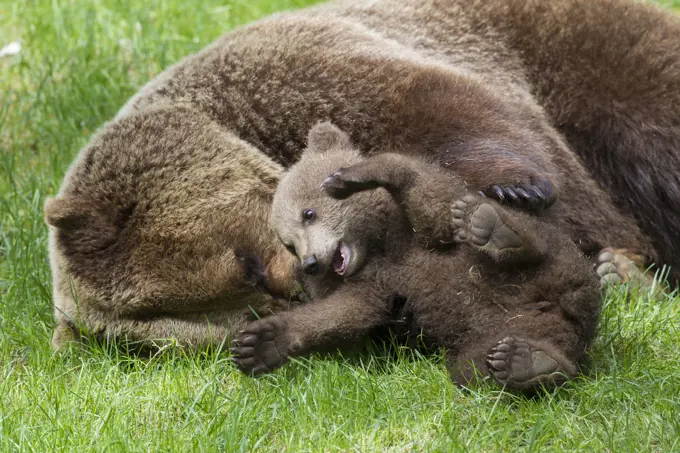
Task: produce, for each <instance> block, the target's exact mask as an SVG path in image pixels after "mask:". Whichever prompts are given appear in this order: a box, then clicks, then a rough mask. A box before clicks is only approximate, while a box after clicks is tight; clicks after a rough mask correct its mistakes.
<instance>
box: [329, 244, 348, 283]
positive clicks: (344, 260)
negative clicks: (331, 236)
mask: <svg viewBox="0 0 680 453" xmlns="http://www.w3.org/2000/svg"><path fill="white" fill-rule="evenodd" d="M351 256H352V253H351V252H350V250H349V247H347V245H346V244H345V243H344V242H342V241H339V242H338V248H337V249H335V253H334V254H333V263H332V264H333V272H335V273H336V274H338V275H345V272H347V266H349V260H350V258H351Z"/></svg>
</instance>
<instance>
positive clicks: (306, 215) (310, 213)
mask: <svg viewBox="0 0 680 453" xmlns="http://www.w3.org/2000/svg"><path fill="white" fill-rule="evenodd" d="M315 215H316V213H315V212H314V210H313V209H305V210H304V211H302V218H303V220H307V221H309V220H312V219H313V218H314V216H315Z"/></svg>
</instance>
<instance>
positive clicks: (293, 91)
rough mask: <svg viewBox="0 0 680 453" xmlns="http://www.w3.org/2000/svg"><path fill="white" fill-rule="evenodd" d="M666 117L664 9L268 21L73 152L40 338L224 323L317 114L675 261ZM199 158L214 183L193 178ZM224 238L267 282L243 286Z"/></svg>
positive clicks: (389, 7)
mask: <svg viewBox="0 0 680 453" xmlns="http://www.w3.org/2000/svg"><path fill="white" fill-rule="evenodd" d="M679 112H680V24H679V23H678V20H677V19H676V18H675V17H673V16H671V15H670V13H668V12H663V11H661V10H657V9H655V8H653V7H650V6H646V5H642V4H638V3H633V2H629V1H626V0H559V1H558V0H551V1H545V0H496V1H482V0H473V1H469V0H446V1H445V0H375V1H367V0H350V1H343V2H339V3H329V4H326V5H321V6H319V7H315V8H310V9H307V10H302V11H299V12H293V13H286V14H280V15H276V16H272V17H270V18H266V19H264V20H261V21H259V22H256V23H253V24H251V25H249V26H246V27H242V28H240V29H238V30H236V31H233V32H231V33H228V34H226V35H225V36H224V37H222V38H220V39H219V40H217V41H216V42H215V43H214V44H213V45H211V46H209V47H208V48H206V49H205V50H203V51H202V52H200V53H198V54H197V55H194V56H191V57H188V58H186V59H185V60H183V61H182V62H180V63H178V64H177V65H175V66H174V67H172V68H170V69H168V70H167V71H166V72H164V73H163V74H161V75H160V76H159V77H158V78H156V79H155V80H153V81H152V82H150V83H149V84H148V85H147V86H146V87H144V88H143V89H142V90H141V91H140V93H139V94H138V95H136V96H135V97H134V98H133V99H132V100H130V102H129V103H128V104H127V105H126V106H125V107H124V108H123V109H122V110H121V112H120V113H119V114H118V116H117V117H116V118H115V119H114V120H113V121H111V122H110V123H108V124H107V125H105V126H104V127H103V128H102V130H101V131H100V132H99V133H98V134H97V135H96V137H95V138H94V139H93V140H92V142H91V143H90V144H89V145H88V146H87V147H86V148H84V149H83V150H82V151H81V154H80V156H79V157H78V159H77V160H76V161H75V162H74V164H73V166H72V167H71V169H70V170H69V173H68V175H67V177H66V179H65V181H64V184H63V186H62V188H61V192H60V194H59V195H58V197H57V198H56V199H55V200H52V201H49V202H48V204H47V206H46V215H47V221H48V223H49V224H50V225H51V226H52V227H53V228H52V232H51V241H50V243H51V245H50V254H51V259H52V268H53V271H54V292H55V296H54V299H55V311H56V316H57V321H58V324H59V326H58V328H57V332H56V334H55V344H56V345H58V344H60V343H61V334H60V333H59V332H66V333H68V332H71V331H72V329H71V327H69V326H72V325H74V324H78V325H82V326H83V327H85V328H88V329H94V330H99V331H104V332H108V333H110V334H114V335H118V334H121V333H125V334H126V335H128V334H129V335H131V336H133V337H135V338H142V339H145V338H150V337H154V338H155V337H156V336H163V335H166V334H167V335H172V336H178V337H180V339H181V340H188V339H190V340H191V341H190V342H191V343H196V342H198V343H202V342H204V340H206V338H205V337H204V335H206V334H207V327H206V326H207V322H205V321H204V319H208V320H210V321H211V323H212V324H215V323H216V324H217V326H218V327H217V328H218V330H219V331H220V332H222V333H224V332H225V331H226V329H227V327H225V326H227V325H228V326H231V325H238V324H239V323H242V322H243V320H244V316H246V314H247V313H249V312H250V309H249V308H244V307H246V306H247V305H251V306H254V307H260V308H261V307H266V306H269V305H271V304H270V302H271V300H270V299H271V296H270V295H269V294H265V293H263V292H258V291H256V290H255V289H253V288H255V287H257V288H259V287H267V288H270V289H271V291H273V293H274V294H275V295H276V296H277V297H283V298H285V297H287V296H288V293H289V291H290V287H292V274H291V272H290V270H289V269H290V257H289V255H287V252H286V251H285V250H284V249H283V248H282V247H281V246H280V244H278V243H277V241H276V240H275V238H274V237H273V235H272V234H271V233H270V231H269V230H268V228H267V227H266V226H265V225H266V222H265V221H264V219H265V218H266V213H267V212H268V211H269V206H270V202H271V196H272V194H273V190H274V186H275V184H276V180H277V178H278V175H279V174H280V172H281V167H288V166H290V165H291V164H292V163H293V162H295V161H296V160H297V159H298V157H299V156H300V153H301V150H302V149H303V148H304V146H305V139H306V135H307V132H308V130H309V129H310V127H311V126H312V125H313V124H315V123H316V122H317V121H320V120H331V121H333V122H334V123H336V124H338V125H339V126H340V127H341V128H342V129H344V130H347V131H348V132H350V134H351V137H352V139H353V142H354V143H357V144H359V145H360V146H361V148H362V149H363V150H365V152H366V153H367V154H368V155H373V154H376V153H380V152H382V151H384V150H391V151H393V152H397V153H401V154H405V155H408V154H412V155H418V156H422V155H426V156H428V157H429V158H431V159H432V161H433V162H436V163H437V164H439V165H440V166H442V167H444V168H452V169H453V170H455V172H456V173H457V174H458V175H460V177H461V178H462V179H463V180H464V182H465V183H466V184H467V185H468V186H469V187H470V189H471V190H473V191H474V190H482V191H485V193H486V194H487V195H488V196H491V197H496V198H499V199H503V200H504V201H506V202H507V201H511V202H513V200H512V199H513V198H515V197H518V199H519V200H518V201H517V202H513V204H519V205H522V204H524V205H526V206H527V207H531V208H532V209H534V210H535V211H540V209H541V208H542V207H544V206H546V205H549V204H551V203H554V204H553V205H552V207H551V208H550V209H547V210H545V211H544V213H543V214H541V215H547V216H550V218H551V219H552V221H553V222H554V223H555V224H556V225H558V226H559V227H560V228H563V229H565V231H568V232H569V234H570V236H571V238H572V239H573V240H574V241H575V242H576V243H577V244H579V246H580V248H581V250H582V251H583V252H585V253H586V254H589V255H592V254H595V253H596V252H597V251H598V250H599V249H601V248H604V247H614V248H626V249H629V250H631V251H632V252H633V253H636V254H640V255H642V256H643V257H644V258H645V262H646V263H651V262H656V263H657V264H659V265H661V264H668V265H673V266H674V267H676V268H677V267H680V266H678V264H680V263H679V262H678V259H679V258H678V257H679V256H680V241H678V240H677V239H676V232H675V225H677V224H680V183H679V181H678V178H679V177H680V176H678V175H680V172H679V171H678V169H679V167H680V162H678V160H679V159H680V157H679V156H680V154H679V153H678V148H679V147H680V124H679V123H678V121H680V120H679V118H680V115H679V114H678V113H679ZM172 137H174V138H172ZM206 144H207V145H209V146H208V149H209V151H205V154H204V151H203V149H204V145H206ZM129 156H134V159H128V157H129ZM211 159H218V160H220V162H221V164H220V165H221V167H219V168H221V170H220V171H223V172H224V173H223V175H222V177H220V176H216V175H214V174H213V176H212V177H204V174H205V173H206V172H208V173H210V171H217V170H215V168H214V166H212V165H210V164H209V163H208V162H211ZM199 168H200V170H199ZM158 172H164V173H162V174H163V175H164V176H163V177H158V175H157V173H158ZM143 187H145V188H146V189H140V188H143ZM537 190H538V192H537ZM151 193H153V194H154V196H155V197H156V198H154V199H151V198H148V195H147V194H151ZM524 194H526V197H525V198H526V199H527V200H528V201H525V202H523V201H521V200H522V197H523V196H524ZM227 199H229V200H232V201H225V200H227ZM147 205H149V207H148V208H147ZM147 209H151V211H147ZM178 218H179V220H178ZM133 238H134V239H133ZM138 239H139V241H141V240H142V239H143V242H137V240H138ZM138 244H142V246H140V247H138ZM236 248H240V249H242V250H243V251H244V253H246V254H249V255H250V256H255V257H257V260H256V261H258V262H259V263H260V264H261V266H260V267H261V269H262V270H263V272H262V274H263V276H274V277H273V281H272V282H267V280H268V278H264V277H263V279H264V283H265V284H264V285H255V286H253V285H250V286H247V285H246V286H244V283H243V281H248V282H250V281H251V279H250V276H251V275H250V274H252V272H250V271H247V270H246V271H244V270H243V268H242V267H243V266H241V264H240V263H242V262H243V260H239V259H238V258H237V257H236V256H235V254H234V250H236ZM245 261H246V262H251V260H245ZM140 269H141V270H142V271H141V272H140V271H139V270H140ZM671 277H672V278H674V279H675V278H676V277H677V272H675V273H672V274H671ZM249 288H251V289H250V290H249ZM75 299H77V303H76V300H75ZM284 305H285V304H284ZM76 306H77V307H76ZM264 311H267V310H264ZM209 313H214V315H209ZM156 320H159V321H158V323H157V322H156ZM108 333H107V335H108ZM220 335H222V334H220Z"/></svg>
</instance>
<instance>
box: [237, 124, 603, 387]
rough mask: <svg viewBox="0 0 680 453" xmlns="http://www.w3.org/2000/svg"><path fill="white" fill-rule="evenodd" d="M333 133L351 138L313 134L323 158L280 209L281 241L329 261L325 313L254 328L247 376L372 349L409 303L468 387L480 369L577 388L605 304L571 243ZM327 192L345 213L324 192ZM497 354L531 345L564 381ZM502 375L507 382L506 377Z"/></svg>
mask: <svg viewBox="0 0 680 453" xmlns="http://www.w3.org/2000/svg"><path fill="white" fill-rule="evenodd" d="M332 133H335V134H337V135H342V134H343V133H342V132H340V131H339V130H337V129H335V128H333V126H331V125H329V124H327V123H325V124H321V125H319V126H316V127H315V128H314V129H312V131H311V132H310V137H311V138H310V143H312V147H311V148H310V149H309V150H308V151H307V152H306V153H305V154H304V155H303V156H302V159H301V160H300V161H299V162H298V163H297V164H295V165H294V166H293V167H292V168H291V169H290V170H289V172H288V173H287V174H286V175H285V176H284V178H283V179H282V180H281V183H280V185H279V188H278V189H277V192H276V195H275V196H274V202H273V206H272V217H271V220H272V226H273V229H274V230H275V231H276V233H277V235H278V236H279V237H280V238H281V240H282V241H283V242H284V243H285V244H287V245H288V246H289V247H291V248H292V249H293V250H295V251H296V254H297V257H298V258H299V259H300V260H301V261H302V262H305V261H307V260H308V259H309V257H310V256H314V258H315V259H318V266H319V270H318V273H317V274H316V275H313V276H307V277H306V278H305V279H304V281H305V287H306V289H308V290H309V291H310V294H311V295H312V297H313V299H315V301H314V303H312V304H308V305H305V306H302V307H298V308H297V309H294V310H292V311H288V312H285V313H280V314H277V315H274V316H273V317H270V318H266V319H263V320H261V321H256V322H254V323H251V324H249V325H248V326H246V328H245V331H244V332H243V333H242V334H241V335H240V336H239V337H237V338H236V341H235V342H234V344H235V345H236V346H235V348H234V353H235V356H236V359H235V361H236V363H237V364H238V365H239V366H240V367H241V369H243V370H244V371H246V372H255V373H258V372H263V371H269V370H271V369H273V368H275V367H276V366H278V365H281V364H283V363H285V361H286V360H287V358H288V357H289V356H295V355H300V354H303V353H306V352H309V351H314V350H318V349H319V348H327V347H329V346H342V345H344V344H347V342H351V341H354V340H356V339H358V338H361V337H362V336H364V335H366V334H367V333H369V332H370V331H371V329H373V328H376V327H378V326H381V325H385V324H387V323H389V321H390V317H391V313H392V307H391V306H390V303H391V302H392V301H393V300H394V299H395V298H398V297H399V298H406V304H405V306H404V308H403V309H402V310H401V314H400V316H405V317H406V318H409V319H412V320H413V323H414V324H415V325H416V326H417V327H419V328H421V329H422V332H423V334H424V335H425V337H430V338H432V339H433V340H434V342H435V343H436V344H438V345H441V346H445V347H446V348H447V349H448V352H447V357H448V361H449V366H450V367H451V369H452V374H453V376H454V378H455V379H456V381H457V382H458V383H460V384H466V383H468V382H469V381H470V379H471V378H472V371H473V369H472V368H471V367H470V363H472V364H474V365H475V367H476V368H478V369H479V370H480V371H481V372H482V375H483V376H489V375H492V376H494V377H496V378H497V379H498V380H499V381H500V382H502V383H504V384H507V385H508V386H510V387H513V388H519V389H534V388H535V386H536V385H538V384H548V385H550V384H554V383H555V381H560V380H561V379H563V378H564V377H573V376H574V374H575V373H576V369H577V368H576V364H577V363H578V361H579V360H580V359H581V357H582V355H583V353H584V351H585V348H586V346H587V345H588V343H589V342H590V340H591V339H592V338H593V336H594V333H595V326H596V324H597V318H598V314H599V301H600V294H599V289H598V283H597V278H596V276H595V274H594V273H593V272H592V271H591V270H590V265H589V263H588V261H587V260H586V259H585V258H584V257H583V256H582V255H581V254H580V253H579V252H578V249H577V248H576V246H575V245H574V244H573V243H572V242H571V241H570V239H569V237H568V236H567V235H565V234H564V233H563V232H561V231H560V230H559V229H557V228H555V227H554V226H552V225H551V224H550V222H546V221H541V220H538V219H535V218H533V217H531V216H529V215H528V214H523V213H519V212H516V211H511V210H508V209H504V208H502V207H501V206H500V205H498V204H496V202H494V201H491V200H488V199H485V198H481V197H478V196H477V197H474V196H473V197H470V196H469V195H468V196H466V193H467V187H466V185H465V184H464V183H463V182H462V181H461V180H460V179H458V178H457V177H456V176H455V175H454V174H453V173H451V172H449V171H446V170H441V169H439V168H438V166H436V165H432V164H427V163H424V162H421V161H418V160H415V159H413V158H409V157H404V156H402V155H398V154H392V153H387V154H382V155H378V156H374V157H372V158H369V159H362V158H361V157H360V154H359V153H358V152H353V151H352V150H351V149H348V147H347V146H346V141H345V140H338V141H337V142H336V143H333V142H331V141H328V140H315V139H314V138H313V137H314V135H317V134H321V135H324V136H328V135H329V134H332ZM319 143H323V144H328V143H330V146H329V147H322V148H315V147H314V146H315V145H317V144H319ZM337 143H341V145H338V144H337ZM348 165H350V166H349V168H344V169H342V170H340V171H338V172H336V173H334V175H333V176H332V177H330V178H328V179H327V180H326V181H325V182H324V178H326V176H327V175H329V174H331V173H332V172H333V170H335V169H337V168H338V167H347V166H348ZM322 183H323V185H324V188H325V189H326V190H327V191H330V192H331V193H333V194H334V195H335V196H339V197H340V198H342V199H341V200H338V199H333V198H331V197H330V196H328V195H327V194H326V193H325V192H324V191H320V190H319V188H320V187H321V185H322ZM369 189H373V190H369ZM385 189H386V190H385ZM388 192H389V193H388ZM393 198H394V199H393ZM456 200H459V201H456ZM308 210H311V211H308ZM452 210H453V215H452ZM305 211H308V212H312V211H313V213H314V216H313V217H310V218H309V219H306V218H304V217H302V214H301V213H303V212H305ZM486 215H489V216H491V218H488V217H485V216H486ZM489 219H491V220H490V223H489ZM486 227H490V228H491V229H486ZM492 230H493V231H492ZM486 233H489V237H488V238H487V236H486ZM478 239H485V240H486V241H482V242H484V243H483V244H482V243H481V242H479V241H478ZM423 242H425V244H426V247H423V246H422V243H423ZM341 249H342V250H350V251H351V253H350V252H347V253H346V254H345V255H344V256H345V257H348V258H346V259H345V263H346V266H347V270H346V271H345V273H344V274H342V276H340V275H338V273H337V272H335V271H334V269H338V268H339V265H338V264H334V263H336V261H335V260H336V257H337V254H338V253H339V252H337V250H341ZM343 253H344V252H343ZM510 339H512V340H510ZM520 339H521V340H520ZM498 342H503V343H506V346H505V348H506V349H511V346H510V345H512V344H515V342H522V343H526V344H528V345H531V346H530V348H531V352H532V354H533V355H534V356H535V355H536V354H539V355H540V354H542V353H545V354H546V355H547V356H549V357H551V359H553V361H554V362H550V361H548V362H550V363H551V364H552V365H553V366H554V367H555V368H554V369H550V370H548V372H546V370H544V369H540V370H535V369H534V368H541V366H537V365H536V363H532V362H531V360H532V359H527V360H526V361H524V362H522V361H521V360H520V361H519V362H522V363H523V365H522V366H520V365H519V364H518V361H517V360H516V359H518V358H517V357H510V358H509V357H507V355H508V354H506V355H505V356H502V357H501V355H496V354H500V353H498V352H497V351H495V350H493V348H495V347H498V346H497V345H498ZM539 351H542V352H539ZM510 362H512V365H508V363H510ZM539 362H540V360H539ZM539 365H540V364H539ZM499 368H501V369H502V370H501V371H503V372H504V373H506V374H503V375H502V376H501V377H499V374H500V371H499ZM511 368H512V371H510V369H511ZM519 368H521V369H522V373H525V374H524V375H521V376H517V375H519V374H521V373H520V372H519V371H518V369H519ZM555 372H559V373H562V374H563V376H559V378H558V377H557V376H555V375H553V373H555Z"/></svg>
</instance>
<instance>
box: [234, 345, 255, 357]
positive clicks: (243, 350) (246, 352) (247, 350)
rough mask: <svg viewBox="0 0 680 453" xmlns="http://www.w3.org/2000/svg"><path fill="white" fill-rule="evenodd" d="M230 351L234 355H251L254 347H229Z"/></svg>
mask: <svg viewBox="0 0 680 453" xmlns="http://www.w3.org/2000/svg"><path fill="white" fill-rule="evenodd" d="M231 353H232V355H234V356H236V357H244V356H245V357H252V356H253V355H254V354H255V349H254V348H251V347H245V348H231Z"/></svg>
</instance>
